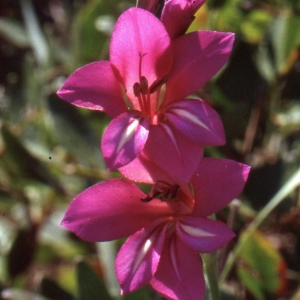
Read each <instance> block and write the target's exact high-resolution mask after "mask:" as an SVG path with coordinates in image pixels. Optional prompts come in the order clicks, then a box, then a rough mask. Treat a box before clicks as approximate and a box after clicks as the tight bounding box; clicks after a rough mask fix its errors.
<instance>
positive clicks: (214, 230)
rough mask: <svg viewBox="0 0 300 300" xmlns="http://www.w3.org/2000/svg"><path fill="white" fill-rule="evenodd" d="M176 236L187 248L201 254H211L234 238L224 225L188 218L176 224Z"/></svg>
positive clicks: (207, 220) (183, 217) (208, 220)
mask: <svg viewBox="0 0 300 300" xmlns="http://www.w3.org/2000/svg"><path fill="white" fill-rule="evenodd" d="M176 234H177V236H178V237H179V238H180V240H181V241H182V242H183V243H184V244H185V245H186V246H187V247H188V248H190V249H191V250H194V251H197V252H201V253H206V252H213V251H215V250H217V249H219V248H221V247H222V246H223V245H224V244H226V243H227V242H228V241H230V240H231V239H232V238H234V236H235V234H234V233H233V232H232V231H231V229H230V228H229V227H228V226H226V225H225V224H224V223H221V222H218V221H214V220H211V219H206V218H193V217H190V216H181V217H180V221H179V222H176Z"/></svg>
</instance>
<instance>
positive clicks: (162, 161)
mask: <svg viewBox="0 0 300 300" xmlns="http://www.w3.org/2000/svg"><path fill="white" fill-rule="evenodd" d="M145 151H146V152H147V153H148V154H149V157H151V159H153V160H154V162H155V163H156V164H157V165H158V166H160V168H162V169H163V170H164V171H165V172H167V173H170V175H171V176H175V177H178V178H180V179H181V180H183V181H185V182H188V181H189V180H190V178H191V177H192V174H193V173H194V172H195V170H196V169H197V166H198V164H199V162H200V160H201V157H202V153H203V146H202V145H200V144H199V143H195V142H193V141H192V140H190V139H188V138H187V137H185V136H184V135H183V134H181V133H180V132H179V131H178V130H177V129H174V128H172V127H171V126H169V125H168V124H164V123H161V124H160V125H150V130H149V137H148V141H147V143H146V145H145Z"/></svg>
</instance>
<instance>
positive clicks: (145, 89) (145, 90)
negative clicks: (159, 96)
mask: <svg viewBox="0 0 300 300" xmlns="http://www.w3.org/2000/svg"><path fill="white" fill-rule="evenodd" d="M140 84H141V93H142V94H143V95H146V94H147V93H148V80H147V78H146V77H144V76H142V77H141V79H140Z"/></svg>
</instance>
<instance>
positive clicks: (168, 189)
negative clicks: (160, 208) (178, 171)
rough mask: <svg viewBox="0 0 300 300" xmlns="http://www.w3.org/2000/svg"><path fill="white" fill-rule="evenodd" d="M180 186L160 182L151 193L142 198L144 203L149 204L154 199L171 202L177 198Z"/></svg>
mask: <svg viewBox="0 0 300 300" xmlns="http://www.w3.org/2000/svg"><path fill="white" fill-rule="evenodd" d="M179 188H180V186H179V185H178V184H173V185H172V184H170V183H168V182H165V181H163V180H158V181H157V182H156V183H155V184H154V185H153V186H152V188H151V190H150V192H149V193H148V194H147V196H146V197H145V198H142V199H141V201H142V202H145V203H146V202H149V201H151V200H152V199H154V198H156V199H160V201H162V202H164V201H171V200H173V199H175V198H176V195H177V192H178V190H179Z"/></svg>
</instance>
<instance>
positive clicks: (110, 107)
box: [57, 61, 128, 118]
mask: <svg viewBox="0 0 300 300" xmlns="http://www.w3.org/2000/svg"><path fill="white" fill-rule="evenodd" d="M57 95H58V96H59V97H60V98H62V99H64V100H66V101H68V102H70V103H72V104H73V105H76V106H79V107H83V108H88V109H93V110H101V111H104V112H105V113H107V114H108V115H109V116H110V117H112V118H114V117H116V116H118V115H119V114H121V113H123V112H125V111H128V108H127V106H126V104H125V101H124V99H123V96H122V87H121V85H120V83H119V82H118V81H117V79H116V77H115V75H114V73H113V71H112V68H111V64H110V62H109V61H98V62H93V63H90V64H88V65H85V66H84V67H82V68H79V69H77V70H76V71H75V72H74V73H73V74H72V75H71V76H70V77H69V78H68V79H67V80H66V82H65V83H64V85H63V86H62V87H61V88H60V89H59V91H58V92H57Z"/></svg>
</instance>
